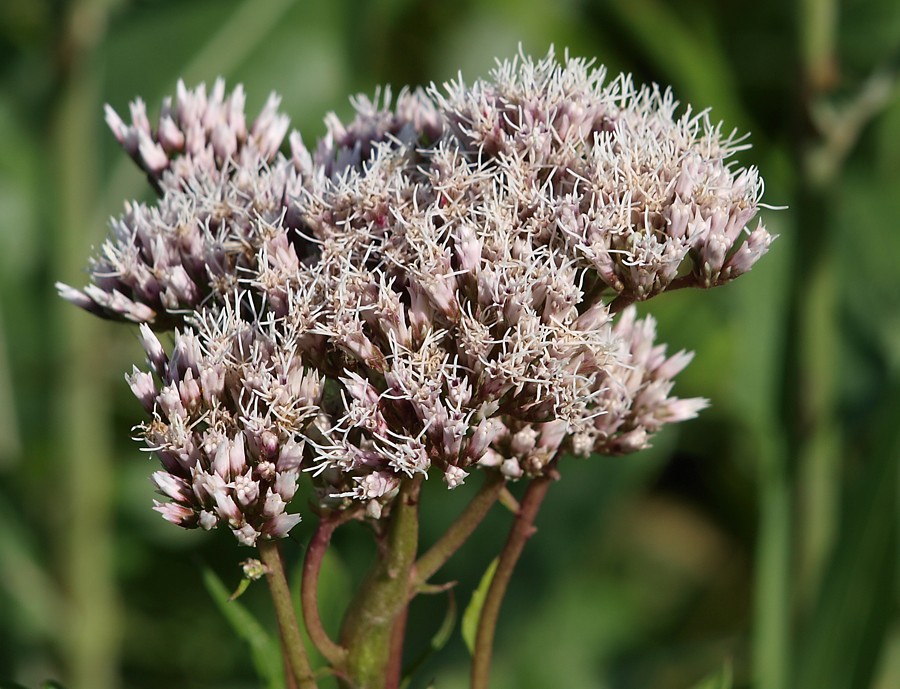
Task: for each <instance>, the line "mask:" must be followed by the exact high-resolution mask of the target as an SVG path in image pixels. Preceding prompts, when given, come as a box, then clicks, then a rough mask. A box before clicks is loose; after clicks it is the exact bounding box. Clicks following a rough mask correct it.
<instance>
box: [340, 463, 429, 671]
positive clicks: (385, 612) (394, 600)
mask: <svg viewBox="0 0 900 689" xmlns="http://www.w3.org/2000/svg"><path fill="white" fill-rule="evenodd" d="M421 483H422V476H421V475H419V476H416V477H414V478H410V479H404V481H403V483H402V484H401V487H400V494H399V495H398V496H397V498H396V499H395V501H394V504H393V505H392V507H391V509H392V514H391V518H390V524H389V526H388V531H387V534H386V538H385V540H384V542H383V543H381V544H380V546H381V547H380V550H379V553H378V557H377V559H376V561H375V563H374V565H373V566H372V568H371V569H370V570H369V573H368V575H367V576H366V579H365V580H364V581H363V583H362V585H361V586H360V588H359V590H358V591H357V594H356V597H355V598H354V599H353V601H352V603H351V604H350V607H349V608H348V609H347V613H346V614H345V616H344V622H343V625H342V627H341V643H342V645H343V646H344V647H345V648H346V649H347V662H346V665H345V670H346V673H347V675H348V677H349V680H347V681H345V682H344V686H345V687H352V689H386V687H387V686H388V685H387V680H388V669H389V663H390V657H391V650H392V644H391V639H392V635H393V630H394V627H395V622H396V621H397V619H398V616H400V615H402V614H403V612H404V610H405V608H406V604H407V601H408V598H409V587H410V571H411V570H412V567H413V565H414V563H415V558H416V549H417V547H418V540H419V489H420V487H421Z"/></svg>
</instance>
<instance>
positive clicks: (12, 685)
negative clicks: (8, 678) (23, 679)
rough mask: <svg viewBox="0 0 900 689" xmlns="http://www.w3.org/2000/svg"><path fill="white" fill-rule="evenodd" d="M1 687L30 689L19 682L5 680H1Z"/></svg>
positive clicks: (6, 688)
mask: <svg viewBox="0 0 900 689" xmlns="http://www.w3.org/2000/svg"><path fill="white" fill-rule="evenodd" d="M0 689H28V687H26V686H25V685H24V684H19V683H17V682H4V681H3V680H0Z"/></svg>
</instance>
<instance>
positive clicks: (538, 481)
mask: <svg viewBox="0 0 900 689" xmlns="http://www.w3.org/2000/svg"><path fill="white" fill-rule="evenodd" d="M555 478H556V475H555V471H553V470H552V467H551V472H550V474H549V475H546V476H540V477H538V478H535V479H533V480H532V481H531V483H530V484H529V485H528V488H527V490H526V491H525V495H524V496H523V497H522V503H521V507H520V509H519V513H518V514H517V515H516V518H515V521H514V522H513V525H512V528H511V529H510V532H509V536H508V537H507V539H506V545H504V546H503V551H502V552H501V553H500V559H499V560H498V561H497V569H496V570H495V571H494V577H493V578H492V579H491V585H490V587H489V588H488V592H487V596H486V597H485V599H484V605H483V607H482V608H481V616H480V618H479V620H478V630H477V632H476V634H475V651H474V656H473V658H472V684H471V689H488V685H489V683H490V675H491V656H492V654H493V647H494V633H495V631H496V629H497V618H498V617H499V615H500V606H501V604H502V603H503V597H504V596H505V594H506V589H507V587H508V585H509V581H510V579H511V578H512V573H513V570H514V569H515V567H516V563H517V562H518V561H519V557H520V556H521V554H522V549H523V548H524V547H525V543H526V541H528V539H529V538H530V537H531V535H532V534H533V533H534V532H535V528H534V520H535V517H537V513H538V510H540V508H541V503H542V502H543V501H544V497H545V496H546V495H547V490H548V489H549V488H550V484H551V483H552V482H553V481H554V480H555Z"/></svg>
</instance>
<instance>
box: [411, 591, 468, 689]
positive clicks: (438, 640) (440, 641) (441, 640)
mask: <svg viewBox="0 0 900 689" xmlns="http://www.w3.org/2000/svg"><path fill="white" fill-rule="evenodd" d="M455 626H456V596H455V595H453V589H450V590H448V591H447V612H446V613H444V620H443V622H441V626H440V627H439V628H438V630H437V631H436V632H435V634H434V636H432V637H431V643H430V644H429V645H428V648H426V649H425V650H424V651H422V653H420V654H419V656H418V657H417V658H416V659H415V660H413V661H412V662H411V663H410V664H409V665H408V666H407V667H406V668H404V670H403V682H402V683H401V684H400V689H407V687H408V686H409V683H410V682H411V681H412V678H413V677H414V676H415V674H416V672H418V671H419V669H420V668H421V667H422V666H423V665H424V664H425V662H426V661H427V660H428V659H429V658H430V657H431V656H432V655H434V654H435V653H436V652H437V651H440V650H441V649H442V648H443V647H444V646H446V645H447V642H448V641H450V636H451V635H452V634H453V627H455Z"/></svg>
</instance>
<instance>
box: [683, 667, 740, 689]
mask: <svg viewBox="0 0 900 689" xmlns="http://www.w3.org/2000/svg"><path fill="white" fill-rule="evenodd" d="M733 686H734V672H733V671H732V669H731V663H730V662H726V663H725V664H724V665H723V666H722V669H721V670H719V671H718V672H716V673H714V674H712V675H710V676H709V677H706V678H705V679H702V680H700V682H699V683H697V684H695V685H694V686H693V687H692V689H731V688H732V687H733Z"/></svg>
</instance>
